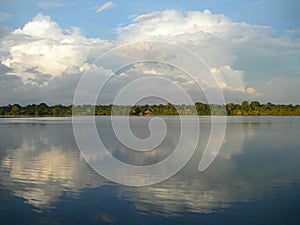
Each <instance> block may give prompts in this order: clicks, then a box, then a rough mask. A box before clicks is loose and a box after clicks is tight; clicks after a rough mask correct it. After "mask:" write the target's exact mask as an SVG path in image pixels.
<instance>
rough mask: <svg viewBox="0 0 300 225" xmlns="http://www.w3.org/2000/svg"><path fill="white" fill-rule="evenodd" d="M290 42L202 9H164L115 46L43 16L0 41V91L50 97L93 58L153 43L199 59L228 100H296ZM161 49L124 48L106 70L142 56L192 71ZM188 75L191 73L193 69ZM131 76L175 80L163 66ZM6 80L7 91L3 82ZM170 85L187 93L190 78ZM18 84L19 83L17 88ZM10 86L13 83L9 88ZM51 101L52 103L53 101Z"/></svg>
mask: <svg viewBox="0 0 300 225" xmlns="http://www.w3.org/2000/svg"><path fill="white" fill-rule="evenodd" d="M111 7H115V4H114V3H112V2H107V3H106V4H104V5H103V6H101V7H97V8H95V9H94V10H95V11H96V12H100V11H102V10H105V9H108V8H111ZM293 33H295V31H293ZM293 37H294V35H290V34H288V35H287V34H285V33H283V34H278V33H276V31H274V30H272V29H271V28H270V27H266V26H258V25H250V24H247V23H241V22H234V21H232V20H230V19H229V18H228V17H226V16H225V15H221V14H213V13H212V12H210V11H208V10H205V11H203V12H200V11H190V12H179V11H176V10H165V11H157V12H153V13H149V14H145V15H139V16H136V17H135V18H134V19H133V20H132V23H131V24H129V25H127V26H123V27H119V28H117V36H116V40H112V41H104V40H100V39H97V38H94V39H93V38H87V37H85V36H83V35H82V34H81V33H80V30H79V28H72V29H70V30H64V29H62V28H61V27H60V26H59V24H57V23H56V22H55V21H53V20H52V19H51V18H50V17H48V16H44V15H42V14H38V15H37V16H36V17H34V18H33V19H32V21H30V22H28V23H27V24H25V25H24V27H22V28H19V29H16V30H14V31H12V32H10V33H9V34H8V35H7V36H6V37H4V38H2V39H1V46H0V51H1V53H3V54H1V56H0V62H1V63H2V65H3V66H5V68H8V70H5V71H4V72H3V71H2V74H3V76H2V77H1V76H0V82H6V83H5V84H2V87H6V86H10V87H11V89H8V90H7V91H8V92H9V90H13V89H14V88H16V87H17V86H18V87H20V88H19V90H18V91H17V92H15V93H14V94H12V95H11V96H16V98H15V99H18V97H17V96H19V97H20V98H22V99H23V95H24V93H25V91H27V92H28V90H31V91H32V92H34V93H39V95H40V96H41V93H42V91H38V90H39V89H38V88H33V87H36V85H40V86H45V85H47V84H48V86H49V87H48V89H49V90H48V89H47V93H49V92H50V91H51V88H54V84H56V85H57V84H58V83H59V84H60V80H61V84H65V83H66V82H67V80H68V79H66V77H70V76H75V77H77V78H78V79H79V77H80V74H82V73H84V72H85V71H86V70H87V69H88V68H89V66H90V64H91V63H92V62H93V60H94V59H96V58H97V57H98V56H100V55H101V53H104V52H105V50H107V49H108V48H111V47H113V46H116V45H117V44H122V43H127V42H135V41H144V40H154V41H155V40H157V41H160V42H161V43H163V42H167V43H170V42H171V43H175V44H178V45H180V46H183V47H184V48H187V49H191V50H192V51H193V52H195V53H196V54H197V55H198V56H200V57H201V58H202V59H203V61H204V62H205V63H206V64H207V65H208V68H209V69H208V72H211V73H212V74H213V75H215V76H216V78H217V79H218V81H219V87H221V88H222V90H223V92H224V93H225V95H226V96H225V97H226V100H227V101H235V102H240V101H242V100H245V98H246V100H250V99H253V100H254V99H256V100H264V101H271V100H274V101H279V102H280V101H281V102H290V101H294V102H297V101H298V102H299V95H298V94H297V93H299V91H296V89H293V87H294V83H293V82H288V80H289V77H296V76H298V75H299V71H300V68H299V63H298V62H299V60H300V51H299V49H300V41H299V39H293ZM160 47H161V46H151V44H148V43H147V42H144V44H137V45H125V46H123V47H122V48H119V51H118V54H120V55H118V59H120V60H121V61H119V62H117V63H115V62H114V60H115V61H116V59H115V58H114V57H112V59H107V60H108V61H109V62H107V64H108V65H109V64H114V63H115V64H117V65H119V66H121V65H122V62H123V61H122V60H123V59H124V62H129V61H130V60H136V59H139V58H140V57H141V56H144V55H146V56H147V57H148V58H151V59H153V58H154V59H156V60H157V61H166V60H169V61H171V62H176V60H177V61H178V60H181V61H184V62H190V64H191V66H192V67H193V66H194V65H193V59H191V58H189V59H184V58H185V56H184V55H183V53H182V52H180V51H179V52H178V51H177V52H172V55H170V54H169V52H168V51H167V50H168V49H167V48H160ZM147 54H148V55H147ZM122 57H123V58H122ZM147 57H146V58H147ZM125 58H126V59H125ZM170 58H172V60H173V61H172V60H170ZM128 59H130V60H128ZM126 65H127V64H126ZM137 66H139V68H137ZM179 69H180V68H179ZM193 69H194V70H195V69H196V66H195V68H193ZM0 70H2V69H1V67H0ZM209 70H210V71H209ZM122 72H124V74H126V77H127V78H128V77H130V76H132V75H131V74H130V73H129V72H128V71H122ZM136 72H142V73H144V74H148V75H158V76H168V74H169V75H170V76H172V75H173V74H174V70H170V69H169V68H166V67H161V68H158V67H149V65H148V67H147V66H145V67H143V65H142V64H140V65H138V64H136V65H135V71H133V72H132V74H133V73H136ZM203 72H205V71H204V70H203V71H199V70H198V71H194V74H197V75H198V76H196V77H194V79H195V80H196V81H198V82H202V83H204V84H206V85H207V86H209V87H210V83H209V82H208V81H207V80H205V76H202V75H203ZM206 72H207V71H206ZM124 74H123V75H124ZM201 74H202V75H201ZM278 74H284V75H285V76H284V77H282V79H284V81H283V83H284V84H285V85H286V87H287V88H286V89H287V90H288V88H289V87H292V90H294V92H295V93H296V94H294V95H291V94H289V95H288V94H287V93H284V92H286V90H285V89H283V88H279V87H280V85H279V84H280V82H278V80H276V79H275V80H274V77H278ZM9 76H10V77H9ZM18 77H19V78H21V79H18ZM123 77H125V75H124V76H123ZM203 77H204V78H203ZM4 80H5V81H4ZM9 80H10V82H11V83H10V85H8V83H7V82H9ZM173 80H174V81H175V82H179V83H181V84H184V85H185V86H186V87H188V85H191V84H194V81H193V80H190V79H189V80H187V79H186V80H184V79H182V78H181V77H180V75H179V74H176V76H175V75H174V79H173ZM22 81H23V83H24V82H25V85H24V84H23V86H22V85H21V83H22ZM52 81H53V82H52ZM54 81H55V82H54ZM68 82H71V81H68ZM72 82H75V81H74V80H73V81H72ZM266 82H269V83H268V84H269V85H267V86H264V85H263V84H264V83H266ZM17 83H18V85H17V86H14V85H16V84H17ZM29 83H31V84H29ZM271 84H272V85H271ZM5 85H6V86H5ZM34 85H35V86H34ZM21 86H22V88H21ZM58 86H60V85H58ZM74 86H75V85H74ZM60 87H62V88H63V86H60ZM275 87H277V88H275ZM1 90H2V89H1ZM55 90H56V91H57V93H61V94H63V92H59V91H58V90H57V89H55ZM266 90H267V91H266ZM22 91H23V92H22ZM16 93H18V94H16ZM21 93H23V95H22V94H21ZM197 93H198V92H197ZM260 93H261V94H260ZM67 95H68V96H69V94H67ZM195 95H196V92H195ZM263 96H264V97H263ZM274 96H277V97H276V98H275V97H274ZM280 96H282V97H280ZM7 97H8V98H10V99H11V97H9V96H7ZM33 97H34V95H33ZM45 98H47V96H45ZM57 99H58V100H57V101H58V102H59V101H60V99H59V98H57ZM70 99H71V97H70ZM268 99H269V100H268ZM297 99H298V100H297ZM52 100H53V99H51V102H52ZM11 101H13V100H11ZM24 101H25V100H24Z"/></svg>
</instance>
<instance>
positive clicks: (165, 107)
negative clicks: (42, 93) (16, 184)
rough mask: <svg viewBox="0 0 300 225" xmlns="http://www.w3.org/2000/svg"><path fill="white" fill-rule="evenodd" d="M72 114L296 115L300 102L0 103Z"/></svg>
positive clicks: (4, 111) (19, 111)
mask: <svg viewBox="0 0 300 225" xmlns="http://www.w3.org/2000/svg"><path fill="white" fill-rule="evenodd" d="M72 112H75V114H76V115H91V114H95V115H111V114H113V115H128V114H130V115H139V116H141V115H179V114H180V115H201V116H209V115H228V116H300V105H292V104H289V105H283V104H272V103H264V104H262V103H260V102H258V101H252V102H250V103H249V102H248V101H243V102H242V103H241V104H235V103H228V104H226V105H225V106H224V105H209V104H205V103H196V104H195V105H193V106H192V105H173V104H170V103H169V104H159V105H136V106H113V105H96V106H95V107H93V106H92V105H81V106H73V105H52V106H49V105H47V104H46V103H40V104H30V105H26V106H21V105H19V104H13V105H11V104H9V105H6V106H0V115H1V116H70V115H72Z"/></svg>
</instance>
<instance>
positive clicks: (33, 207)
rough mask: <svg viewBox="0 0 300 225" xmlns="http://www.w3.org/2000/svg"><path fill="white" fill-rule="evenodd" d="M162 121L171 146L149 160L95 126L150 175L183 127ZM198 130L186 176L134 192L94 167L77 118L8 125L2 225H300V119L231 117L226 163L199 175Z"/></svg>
mask: <svg viewBox="0 0 300 225" xmlns="http://www.w3.org/2000/svg"><path fill="white" fill-rule="evenodd" d="M164 119H165V121H166V123H167V125H168V134H167V137H166V140H165V141H164V142H163V143H162V144H161V145H160V146H159V147H158V148H156V149H155V150H153V151H151V152H147V153H137V152H136V151H131V150H130V149H127V148H126V147H124V146H123V145H122V144H120V143H119V142H118V140H117V139H116V137H115V136H114V135H113V130H112V129H111V126H110V120H109V117H99V118H97V120H96V121H97V128H98V132H99V134H100V135H101V137H102V139H103V142H104V143H105V146H106V147H107V148H108V149H109V150H110V152H111V154H113V155H114V156H115V157H117V158H118V159H120V160H122V161H124V162H127V163H130V164H134V165H149V164H152V163H155V162H158V161H160V160H162V159H164V158H165V157H167V156H168V155H169V154H170V153H171V152H172V150H173V147H174V146H175V145H176V143H177V141H178V137H179V135H180V133H179V129H178V128H180V124H179V122H178V118H176V117H164ZM148 120H149V118H145V117H144V118H140V117H134V118H133V119H132V121H131V125H132V127H133V132H134V133H135V134H136V135H137V136H139V137H140V138H145V137H147V136H148V135H149V130H148V129H147V128H145V126H146V124H147V123H148ZM190 120H193V119H192V118H190ZM200 123H201V132H200V133H201V134H200V139H199V144H198V146H197V149H196V152H195V153H194V155H193V157H192V158H191V160H190V161H189V163H188V164H187V165H186V166H185V167H184V168H183V169H182V170H181V171H180V172H179V173H177V174H176V175H175V176H174V177H172V178H170V179H168V180H167V181H165V182H162V183H160V184H156V185H152V186H147V187H139V188H133V187H127V186H122V185H118V184H115V183H112V182H110V181H107V180H106V179H104V178H102V177H101V176H99V175H98V174H97V173H95V172H94V171H93V170H92V169H91V168H90V167H89V165H88V164H87V163H86V162H85V161H84V159H83V158H82V157H81V155H80V152H79V150H78V148H77V146H76V142H75V139H74V136H73V130H72V124H71V118H15V119H10V118H1V119H0V219H1V224H300V215H299V209H300V173H299V171H300V163H299V162H300V151H299V147H300V138H299V134H300V117H229V118H228V124H227V131H226V136H225V139H224V140H223V145H222V148H221V150H220V153H219V154H218V156H217V158H216V160H215V161H214V162H213V164H212V165H211V166H210V167H209V168H208V169H207V170H206V171H204V172H201V173H200V172H198V165H199V161H200V159H201V156H202V154H203V150H204V147H205V145H206V143H207V138H208V136H209V132H210V119H209V117H201V118H200Z"/></svg>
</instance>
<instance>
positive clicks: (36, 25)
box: [1, 14, 109, 81]
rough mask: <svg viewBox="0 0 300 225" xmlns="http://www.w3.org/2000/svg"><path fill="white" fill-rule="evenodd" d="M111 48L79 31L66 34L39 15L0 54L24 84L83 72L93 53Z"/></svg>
mask: <svg viewBox="0 0 300 225" xmlns="http://www.w3.org/2000/svg"><path fill="white" fill-rule="evenodd" d="M108 45H109V43H107V42H105V41H102V40H100V39H89V38H86V37H84V36H82V35H81V33H80V30H79V29H78V28H72V29H71V30H63V29H62V28H61V27H60V26H59V25H58V24H57V23H56V22H54V21H53V20H51V18H50V17H49V16H44V15H42V14H38V15H37V16H36V17H34V18H33V19H32V21H30V22H28V23H27V24H25V25H24V27H23V28H19V29H16V30H14V31H13V32H11V33H10V34H9V35H8V36H6V37H5V38H4V39H3V40H2V44H1V50H2V51H7V52H8V55H7V56H6V57H2V59H1V62H2V64H3V65H5V66H7V67H9V68H12V69H13V72H12V73H11V74H12V75H17V76H20V77H21V78H22V79H23V80H24V81H26V80H28V79H29V78H30V79H32V78H34V76H35V75H36V74H45V75H49V76H50V77H52V78H53V77H57V76H61V75H62V74H63V73H69V74H72V73H78V72H83V68H86V65H85V64H86V63H87V61H88V58H89V57H92V54H93V51H99V50H100V49H101V48H104V47H107V46H108ZM98 54H99V52H98Z"/></svg>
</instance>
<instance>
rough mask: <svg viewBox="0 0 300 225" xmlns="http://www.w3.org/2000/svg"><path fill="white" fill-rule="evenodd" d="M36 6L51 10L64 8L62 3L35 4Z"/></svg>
mask: <svg viewBox="0 0 300 225" xmlns="http://www.w3.org/2000/svg"><path fill="white" fill-rule="evenodd" d="M36 5H37V7H38V8H41V9H53V8H60V7H63V6H65V5H64V4H63V3H60V2H38V3H36Z"/></svg>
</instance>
